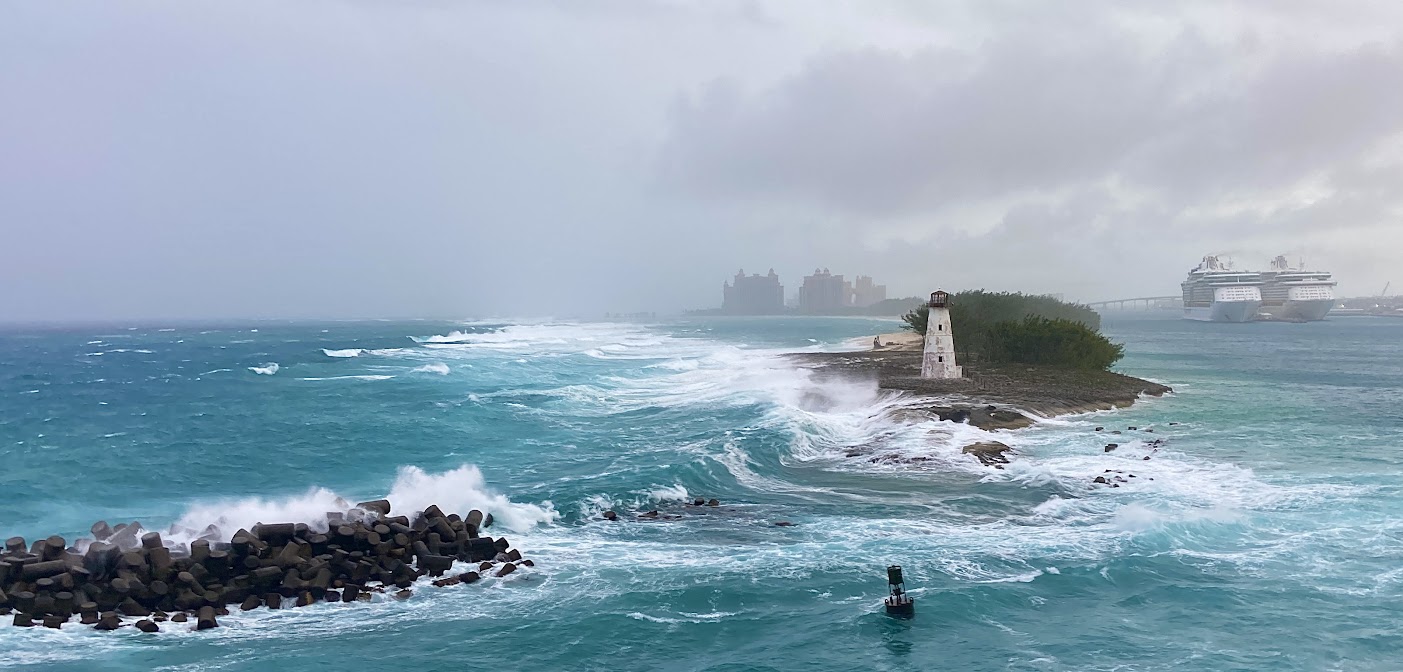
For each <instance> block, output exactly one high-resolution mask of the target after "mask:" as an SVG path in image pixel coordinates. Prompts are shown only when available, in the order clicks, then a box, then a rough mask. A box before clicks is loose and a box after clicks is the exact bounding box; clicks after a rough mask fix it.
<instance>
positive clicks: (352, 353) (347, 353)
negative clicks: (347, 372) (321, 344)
mask: <svg viewBox="0 0 1403 672" xmlns="http://www.w3.org/2000/svg"><path fill="white" fill-rule="evenodd" d="M322 352H324V353H326V356H327V357H358V356H360V354H361V353H363V352H365V350H363V349H361V348H347V349H345V350H328V349H326V348H322Z"/></svg>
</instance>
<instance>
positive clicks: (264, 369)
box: [248, 362, 279, 376]
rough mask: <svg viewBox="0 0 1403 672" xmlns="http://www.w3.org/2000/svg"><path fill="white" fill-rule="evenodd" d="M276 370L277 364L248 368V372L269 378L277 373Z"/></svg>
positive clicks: (271, 363)
mask: <svg viewBox="0 0 1403 672" xmlns="http://www.w3.org/2000/svg"><path fill="white" fill-rule="evenodd" d="M278 368H279V367H278V363H277V362H268V363H266V364H264V365H263V366H250V367H248V370H249V371H252V372H254V373H256V374H259V375H262V376H271V375H273V374H275V373H277V372H278Z"/></svg>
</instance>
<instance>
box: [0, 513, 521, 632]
mask: <svg viewBox="0 0 1403 672" xmlns="http://www.w3.org/2000/svg"><path fill="white" fill-rule="evenodd" d="M491 525H492V516H491V514H490V513H489V514H486V515H484V514H483V513H482V512H481V511H477V510H473V511H470V512H468V514H467V516H466V517H459V516H458V515H457V514H448V515H445V514H444V513H443V512H442V511H441V510H439V508H438V507H437V506H430V507H429V508H427V509H425V510H424V511H422V512H419V513H416V514H414V515H413V516H402V515H401V516H390V503H389V502H388V501H386V500H383V499H382V500H375V501H370V502H362V503H360V504H357V505H356V506H355V507H354V508H351V509H350V510H348V511H345V512H331V513H328V514H327V531H326V532H321V531H318V530H316V529H313V528H311V527H309V526H308V525H306V524H304V523H274V524H264V523H259V524H258V525H255V526H253V529H252V530H244V529H241V530H239V531H238V532H235V533H234V534H233V536H232V538H231V539H230V541H228V542H222V541H217V539H220V538H222V534H221V533H220V531H219V530H218V529H217V528H215V527H214V526H212V525H211V526H210V527H208V528H206V529H205V530H204V532H203V533H198V534H199V538H197V539H196V540H195V541H193V542H191V543H190V544H189V545H188V546H186V545H184V544H176V543H173V542H172V541H170V540H167V539H162V538H161V535H160V533H158V532H149V531H146V530H145V529H143V528H142V527H141V524H140V523H131V524H121V525H117V526H115V527H111V526H109V525H108V524H107V523H106V522H105V521H100V522H98V523H96V524H95V525H93V527H92V533H93V538H91V539H79V540H77V541H75V542H74V545H73V546H72V547H69V546H67V544H66V542H65V541H64V539H63V538H62V537H59V536H52V537H49V538H47V539H41V540H39V541H36V542H34V543H33V545H31V546H26V545H25V540H24V539H23V538H21V537H12V538H10V539H9V540H7V541H6V542H5V549H4V552H3V553H0V615H10V614H13V617H14V620H13V623H14V625H17V626H34V625H41V624H42V625H44V626H47V627H50V628H60V627H62V626H63V625H64V624H65V623H68V622H69V621H70V620H71V619H72V618H73V617H74V616H75V615H76V616H78V617H79V622H80V623H82V624H84V625H92V626H94V627H95V628H96V629H98V630H115V629H117V628H119V627H123V625H124V624H123V622H122V617H124V616H125V617H128V618H141V619H142V620H140V621H138V622H137V623H136V624H135V625H136V627H137V628H138V629H140V630H142V631H144V632H156V631H158V630H160V629H161V627H162V626H161V625H160V624H161V623H163V622H167V621H169V622H170V623H180V624H185V623H190V622H191V621H193V623H192V624H191V625H189V626H183V627H189V628H191V629H195V630H206V629H209V628H214V627H217V626H218V625H219V623H218V621H217V620H216V619H217V617H218V616H223V615H227V614H228V613H229V611H228V610H229V608H230V605H238V607H237V608H239V609H242V610H244V611H248V610H252V609H257V608H259V607H265V606H266V607H268V608H270V609H280V608H287V607H293V606H297V607H302V606H307V605H309V604H313V603H316V602H319V601H325V602H355V601H358V600H369V599H371V594H372V593H384V592H389V591H395V592H394V593H393V596H394V597H395V598H398V599H404V598H407V597H409V596H410V595H411V591H410V590H409V587H410V586H411V585H412V584H413V583H414V581H415V580H416V579H418V578H420V577H422V576H426V575H427V576H430V577H440V578H438V579H437V580H435V581H434V582H433V584H434V585H435V586H439V587H445V586H451V585H456V584H459V583H473V582H475V581H477V580H479V579H480V578H481V577H482V576H483V575H485V574H487V573H489V572H492V574H493V575H494V576H499V577H500V576H506V575H508V574H511V573H512V572H514V571H516V569H517V567H518V566H519V565H521V566H532V564H533V563H532V562H531V561H530V560H522V559H521V553H520V552H519V551H516V550H512V549H511V547H510V544H509V543H508V542H507V539H506V537H498V538H496V539H494V538H492V537H488V536H481V535H480V531H481V530H484V529H486V528H488V527H490V526H491ZM318 527H320V526H318ZM191 536H194V535H193V534H192V535H191ZM455 561H461V562H472V563H480V564H479V565H478V566H477V568H476V571H468V572H463V573H458V574H454V575H451V576H445V575H447V574H448V573H449V572H450V571H451V570H452V569H453V565H454V562H455ZM499 563H500V566H499ZM494 569H495V570H496V571H495V572H493V570H494ZM165 627H171V626H169V625H167V626H165Z"/></svg>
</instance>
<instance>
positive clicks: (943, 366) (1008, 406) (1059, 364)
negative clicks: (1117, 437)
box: [790, 291, 1173, 467]
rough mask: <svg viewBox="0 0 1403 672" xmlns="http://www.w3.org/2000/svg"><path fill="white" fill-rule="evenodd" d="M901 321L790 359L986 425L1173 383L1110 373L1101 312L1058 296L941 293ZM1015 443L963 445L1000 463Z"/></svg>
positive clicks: (1118, 404) (1027, 419)
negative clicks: (868, 340)
mask: <svg viewBox="0 0 1403 672" xmlns="http://www.w3.org/2000/svg"><path fill="white" fill-rule="evenodd" d="M956 315H958V317H956ZM902 319H903V320H904V321H905V322H906V324H907V328H908V329H909V330H910V331H909V332H902V333H897V334H882V335H879V336H876V337H874V339H873V344H872V349H871V350H867V351H856V352H823V353H796V354H792V355H790V358H791V359H792V360H793V361H794V362H795V363H797V364H799V365H800V366H802V367H805V368H809V369H813V370H816V371H818V372H819V376H820V378H841V379H846V380H860V381H867V382H870V383H875V384H876V385H877V386H878V387H879V388H882V389H887V390H898V391H901V392H904V393H908V394H910V395H913V396H915V397H916V398H918V399H919V400H921V401H918V402H917V403H913V404H910V405H907V406H905V407H904V408H903V409H902V413H904V414H910V413H915V414H919V415H920V416H921V418H920V419H927V418H930V417H936V418H939V419H940V420H948V421H951V422H963V423H968V424H970V425H972V426H974V427H978V428H980V429H983V430H985V431H993V430H1016V429H1022V428H1024V427H1028V426H1030V425H1032V424H1033V423H1035V422H1036V421H1037V419H1038V418H1049V417H1054V416H1058V415H1072V414H1079V413H1089V412H1093V411H1102V410H1110V409H1113V408H1122V407H1126V406H1130V405H1131V404H1134V403H1135V402H1136V400H1138V399H1140V398H1142V397H1145V396H1154V397H1158V396H1162V395H1164V394H1166V393H1168V392H1172V391H1173V390H1172V389H1170V388H1169V387H1168V386H1166V385H1162V384H1159V383H1155V382H1152V381H1148V380H1143V379H1140V378H1135V377H1132V376H1127V375H1124V374H1120V373H1116V372H1113V371H1111V370H1110V367H1111V366H1112V365H1113V364H1114V363H1115V362H1116V361H1119V360H1120V358H1121V357H1122V355H1123V354H1124V349H1123V347H1122V346H1121V345H1119V344H1116V343H1112V342H1111V341H1110V340H1109V339H1107V338H1106V337H1104V336H1102V335H1101V334H1100V329H1099V328H1100V316H1099V315H1097V314H1096V313H1095V312H1094V311H1092V310H1091V309H1090V308H1088V307H1086V306H1082V305H1077V304H1068V303H1064V302H1062V301H1061V300H1059V299H1055V298H1053V297H1047V296H1038V295H1031V296H1030V295H1024V294H1009V293H999V294H995V293H987V292H983V291H975V292H964V293H962V294H959V295H955V296H951V295H949V294H947V293H945V292H939V291H938V292H935V293H933V294H932V295H931V300H930V302H929V303H927V304H925V305H922V306H918V307H917V308H915V309H913V310H912V311H911V312H909V313H907V314H906V315H905V316H904V317H903V318H902ZM971 360H972V361H971ZM957 361H958V362H959V364H963V366H960V365H959V364H957ZM927 400H928V402H929V403H923V402H925V401H927ZM1008 450H1009V447H1008V446H1007V445H1005V444H1003V443H1001V442H998V441H985V442H980V443H975V444H972V445H969V446H965V447H964V452H965V453H967V454H970V455H973V456H974V457H976V458H977V459H979V461H980V462H982V463H983V464H985V465H990V466H995V467H998V466H1000V465H1002V464H1004V463H1007V462H1008V459H1007V457H1006V456H1005V453H1006V452H1007V451H1008ZM859 452H860V451H859Z"/></svg>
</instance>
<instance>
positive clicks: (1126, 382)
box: [789, 350, 1174, 430]
mask: <svg viewBox="0 0 1403 672" xmlns="http://www.w3.org/2000/svg"><path fill="white" fill-rule="evenodd" d="M789 358H790V359H791V360H792V361H794V362H795V363H797V364H799V365H800V366H804V367H807V368H811V369H814V370H815V371H816V372H817V373H818V374H819V375H820V376H824V377H832V378H841V379H848V380H863V381H874V382H876V383H877V385H878V386H880V387H882V388H883V389H890V390H901V391H904V392H909V393H912V394H915V395H918V396H922V397H930V398H932V400H935V399H938V400H939V402H940V403H937V404H933V405H931V406H930V407H929V408H928V409H926V410H927V411H929V412H930V413H932V414H934V415H937V416H939V417H941V418H942V419H949V420H954V421H956V422H968V423H969V424H971V425H974V426H976V427H979V428H981V429H985V430H993V429H1017V428H1020V427H1026V426H1028V425H1030V424H1032V423H1033V418H1031V417H1027V416H1025V415H1023V413H1028V414H1032V415H1034V416H1041V417H1053V416H1057V415H1069V414H1075V413H1089V412H1091V411H1102V410H1109V409H1112V408H1122V407H1126V406H1130V405H1131V404H1134V403H1135V401H1136V400H1137V399H1139V398H1140V397H1141V396H1153V397H1158V396H1162V395H1164V394H1167V393H1170V392H1173V391H1174V390H1173V389H1172V388H1170V387H1168V386H1166V385H1161V384H1159V383H1154V382H1151V381H1148V380H1142V379H1140V378H1135V377H1132V376H1127V375H1123V374H1119V373H1113V372H1111V371H1084V370H1077V369H1062V368H1056V367H1047V366H1027V365H1023V364H1011V365H990V364H972V365H966V366H965V367H964V372H965V378H963V379H960V380H927V379H924V378H921V377H920V376H919V375H918V373H919V372H920V370H921V352H920V351H919V350H871V351H860V352H814V353H796V354H792V355H789ZM997 405H1003V406H1006V407H1010V408H1011V409H1016V410H1010V408H1005V409H1001V408H999V407H998V406H997ZM1018 411H1022V412H1023V413H1019V412H1018ZM1019 416H1023V417H1019Z"/></svg>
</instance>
